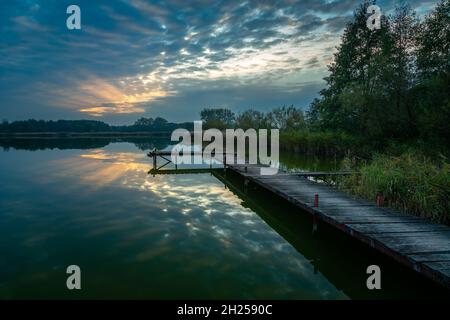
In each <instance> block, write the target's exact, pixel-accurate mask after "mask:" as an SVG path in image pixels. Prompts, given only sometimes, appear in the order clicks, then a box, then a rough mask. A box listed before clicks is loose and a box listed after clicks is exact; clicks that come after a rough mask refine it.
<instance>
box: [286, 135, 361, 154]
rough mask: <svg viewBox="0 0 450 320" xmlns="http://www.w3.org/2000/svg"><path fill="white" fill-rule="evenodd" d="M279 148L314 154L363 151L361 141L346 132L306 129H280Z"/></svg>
mask: <svg viewBox="0 0 450 320" xmlns="http://www.w3.org/2000/svg"><path fill="white" fill-rule="evenodd" d="M280 148H281V149H282V150H284V151H289V152H294V153H303V154H310V155H316V156H334V155H338V156H343V155H347V154H350V153H351V154H356V151H357V150H358V153H361V152H363V151H362V149H361V142H360V141H359V140H358V139H357V138H355V137H352V136H350V135H348V134H345V133H342V132H341V133H339V132H332V131H322V132H312V131H308V130H282V131H280Z"/></svg>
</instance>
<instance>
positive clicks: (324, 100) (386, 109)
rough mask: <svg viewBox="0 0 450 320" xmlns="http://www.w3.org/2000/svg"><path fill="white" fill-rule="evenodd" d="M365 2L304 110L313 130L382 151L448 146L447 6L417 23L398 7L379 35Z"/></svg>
mask: <svg viewBox="0 0 450 320" xmlns="http://www.w3.org/2000/svg"><path fill="white" fill-rule="evenodd" d="M371 3H372V2H371V1H365V2H364V3H363V4H362V5H361V6H360V7H359V8H358V9H357V10H356V11H355V14H354V18H353V20H352V21H351V22H350V23H349V24H348V25H347V27H346V29H345V32H344V35H343V36H342V42H341V44H340V45H339V47H338V48H337V49H338V51H337V53H336V54H335V57H334V62H333V63H332V64H331V65H330V66H329V71H330V75H329V76H328V77H327V78H325V80H326V82H327V87H326V88H325V89H324V90H322V92H321V95H320V98H318V99H316V100H315V101H314V102H313V103H312V104H311V106H310V110H309V111H308V112H307V120H308V125H309V128H310V129H311V130H313V131H328V130H332V131H337V132H345V133H347V134H349V135H352V136H355V137H358V138H361V139H363V140H364V143H365V145H369V146H370V147H371V148H373V149H376V150H380V151H382V150H383V148H384V147H385V146H386V145H388V144H389V143H390V142H391V141H395V142H397V143H405V142H411V141H415V140H418V139H420V140H424V141H429V142H430V143H439V144H440V146H441V147H442V148H448V146H449V145H450V129H449V128H450V126H448V123H449V122H450V108H449V106H450V98H449V97H450V90H449V89H450V67H449V66H450V50H449V47H450V0H443V1H441V2H440V3H439V4H438V5H437V7H436V9H435V10H434V11H433V12H432V13H431V14H430V15H429V16H427V17H426V19H425V20H424V21H423V22H422V23H420V22H419V21H418V20H417V18H416V16H415V13H414V12H413V11H412V10H411V9H410V7H409V6H407V5H405V4H404V3H400V5H399V6H398V7H397V9H396V10H395V12H394V14H393V15H392V16H389V17H386V16H384V17H383V18H382V21H381V29H380V30H374V31H371V30H369V29H368V28H367V27H366V25H365V23H366V19H367V14H366V8H367V7H368V6H369V5H370V4H371Z"/></svg>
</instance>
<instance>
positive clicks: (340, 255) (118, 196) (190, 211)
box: [0, 139, 448, 299]
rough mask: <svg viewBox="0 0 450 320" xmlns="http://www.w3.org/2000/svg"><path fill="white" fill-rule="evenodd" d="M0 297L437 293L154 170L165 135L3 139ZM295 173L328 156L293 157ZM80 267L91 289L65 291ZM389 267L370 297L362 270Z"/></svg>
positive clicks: (304, 219)
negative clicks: (71, 270) (71, 269)
mask: <svg viewBox="0 0 450 320" xmlns="http://www.w3.org/2000/svg"><path fill="white" fill-rule="evenodd" d="M0 145H1V146H3V148H0V177H1V180H2V183H1V184H0V298H2V299H10V298H249V299H254V298H276V299H278V298H288V299H349V298H405V297H414V298H421V297H422V298H432V297H444V296H448V292H446V291H444V290H441V289H440V288H439V287H435V286H434V285H433V284H432V283H430V282H428V281H427V280H424V279H422V278H421V277H419V276H416V275H415V274H414V273H412V272H410V271H409V270H406V269H405V268H403V267H402V266H399V265H398V264H396V263H394V262H392V261H390V260H389V259H386V258H384V257H382V256H380V255H379V254H377V253H375V252H373V251H371V250H370V249H369V248H367V247H365V246H363V245H360V244H358V243H355V242H354V241H353V240H352V239H348V238H347V237H346V236H344V235H343V234H341V233H339V232H337V231H335V230H333V229H331V228H328V227H327V226H326V225H319V232H318V233H317V234H315V235H314V236H313V235H312V233H311V221H310V218H309V217H308V216H307V215H306V214H305V213H303V212H300V211H298V210H297V209H295V208H293V207H290V206H289V205H287V204H284V203H283V202H282V201H279V200H277V199H275V198H274V197H273V196H271V195H270V194H265V193H264V192H263V191H261V190H257V189H254V188H250V190H249V191H248V192H247V193H246V194H245V193H244V192H243V190H242V181H240V180H239V179H238V178H237V177H233V176H230V175H229V176H228V177H227V180H224V179H223V177H221V176H220V174H219V175H217V176H214V175H210V174H195V175H177V176H175V175H164V176H162V175H160V176H151V175H148V174H147V172H148V170H149V169H150V166H151V164H150V162H151V161H150V159H148V158H146V157H145V151H144V150H146V149H149V148H153V147H157V148H159V149H162V148H164V147H167V142H165V141H164V140H160V139H157V140H153V141H150V142H148V141H145V140H143V139H136V140H130V141H129V142H120V140H116V141H110V140H108V139H95V140H93V139H79V140H73V139H61V140H20V141H9V142H5V141H1V144H0ZM282 159H286V160H284V165H285V166H286V167H289V168H291V169H297V170H311V169H317V168H320V169H324V168H332V167H333V166H335V163H334V159H333V160H331V161H322V162H321V161H318V160H317V159H313V160H311V159H303V158H299V157H297V158H292V157H287V156H286V157H284V158H282ZM72 264H76V265H79V266H80V268H81V270H82V290H81V291H69V290H67V289H66V286H65V283H66V277H67V275H66V273H65V271H66V267H67V266H69V265H72ZM370 264H378V265H380V267H381V269H382V288H383V289H382V290H381V291H378V292H373V291H368V290H367V289H366V287H365V281H366V277H367V275H366V274H365V270H366V268H367V266H368V265H370Z"/></svg>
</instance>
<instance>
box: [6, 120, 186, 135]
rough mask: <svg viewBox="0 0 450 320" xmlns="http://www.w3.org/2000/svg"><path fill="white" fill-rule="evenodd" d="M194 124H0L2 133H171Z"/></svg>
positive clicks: (31, 121)
mask: <svg viewBox="0 0 450 320" xmlns="http://www.w3.org/2000/svg"><path fill="white" fill-rule="evenodd" d="M192 127H193V124H192V123H172V122H168V121H167V120H166V119H164V118H160V117H157V118H155V119H153V118H140V119H138V120H136V121H135V123H134V124H132V125H123V126H113V125H109V124H107V123H105V122H102V121H96V120H57V121H53V120H50V121H45V120H35V119H30V120H24V121H13V122H8V121H6V120H4V121H3V122H2V123H1V124H0V132H2V133H18V132H23V133H44V132H52V133H53V132H55V133H63V132H75V133H89V132H92V133H99V132H171V131H173V130H175V129H177V128H185V129H192Z"/></svg>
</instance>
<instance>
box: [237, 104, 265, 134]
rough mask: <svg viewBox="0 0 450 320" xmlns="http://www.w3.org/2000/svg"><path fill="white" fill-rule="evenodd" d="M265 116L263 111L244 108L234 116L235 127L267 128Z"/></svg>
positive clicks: (245, 128)
mask: <svg viewBox="0 0 450 320" xmlns="http://www.w3.org/2000/svg"><path fill="white" fill-rule="evenodd" d="M267 126H268V124H267V118H266V116H265V115H264V113H263V112H261V111H257V110H253V109H250V110H246V111H244V112H242V113H240V114H239V115H238V116H237V117H236V127H237V128H240V129H244V130H247V129H250V128H253V129H261V128H267Z"/></svg>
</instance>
